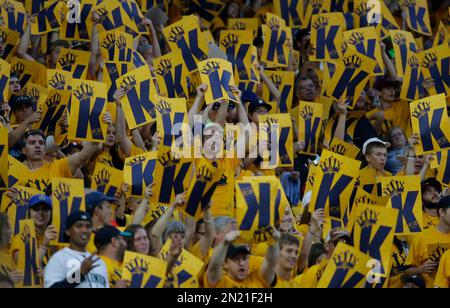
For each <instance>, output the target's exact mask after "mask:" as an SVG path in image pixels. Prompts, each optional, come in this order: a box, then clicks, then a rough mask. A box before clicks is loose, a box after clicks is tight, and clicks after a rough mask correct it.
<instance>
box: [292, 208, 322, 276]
mask: <svg viewBox="0 0 450 308" xmlns="http://www.w3.org/2000/svg"><path fill="white" fill-rule="evenodd" d="M324 215H325V214H324V210H323V209H322V210H316V211H315V212H314V213H313V214H312V215H311V226H310V227H309V229H308V233H307V234H306V236H305V238H304V240H303V243H302V248H301V250H300V256H299V257H298V261H297V274H300V273H301V272H302V271H303V270H304V269H305V268H306V266H311V265H312V264H308V257H309V252H310V251H311V246H312V244H313V243H316V242H319V241H320V238H321V235H322V227H321V225H322V223H323V220H324Z"/></svg>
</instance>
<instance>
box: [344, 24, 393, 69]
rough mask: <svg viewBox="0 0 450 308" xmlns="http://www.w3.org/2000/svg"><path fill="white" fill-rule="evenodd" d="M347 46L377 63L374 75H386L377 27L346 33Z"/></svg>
mask: <svg viewBox="0 0 450 308" xmlns="http://www.w3.org/2000/svg"><path fill="white" fill-rule="evenodd" d="M344 42H345V46H346V47H347V48H349V49H352V50H356V51H357V52H359V53H360V54H363V55H365V56H368V57H369V58H371V59H373V60H375V61H376V62H377V63H376V65H375V68H374V70H373V75H377V76H379V75H384V62H383V57H382V56H381V48H380V41H379V37H378V35H377V32H376V30H375V27H367V28H360V29H355V30H349V31H345V32H344Z"/></svg>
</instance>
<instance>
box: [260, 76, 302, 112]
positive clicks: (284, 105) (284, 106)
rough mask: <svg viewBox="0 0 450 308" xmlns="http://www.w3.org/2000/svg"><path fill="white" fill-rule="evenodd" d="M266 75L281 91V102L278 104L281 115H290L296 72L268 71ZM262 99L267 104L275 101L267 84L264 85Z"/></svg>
mask: <svg viewBox="0 0 450 308" xmlns="http://www.w3.org/2000/svg"><path fill="white" fill-rule="evenodd" d="M265 74H266V76H267V77H268V78H270V79H271V80H272V82H273V84H274V85H275V86H276V87H277V89H278V91H280V100H279V101H280V102H279V104H278V106H279V107H278V108H279V113H289V112H290V110H291V107H292V102H293V98H294V82H295V74H294V72H285V71H268V70H266V71H265ZM262 98H263V99H264V100H265V101H266V102H269V101H272V100H274V98H273V96H272V94H271V93H270V90H269V88H268V87H267V85H266V84H265V83H264V84H263V92H262Z"/></svg>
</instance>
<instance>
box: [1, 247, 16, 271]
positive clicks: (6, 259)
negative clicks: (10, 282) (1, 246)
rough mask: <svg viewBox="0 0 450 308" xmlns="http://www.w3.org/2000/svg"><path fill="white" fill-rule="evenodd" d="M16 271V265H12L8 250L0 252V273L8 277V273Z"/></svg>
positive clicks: (12, 261)
mask: <svg viewBox="0 0 450 308" xmlns="http://www.w3.org/2000/svg"><path fill="white" fill-rule="evenodd" d="M15 270H16V264H15V263H14V260H13V258H12V257H11V253H10V252H9V251H8V250H2V251H0V273H1V274H3V275H5V276H9V273H11V272H13V271H15Z"/></svg>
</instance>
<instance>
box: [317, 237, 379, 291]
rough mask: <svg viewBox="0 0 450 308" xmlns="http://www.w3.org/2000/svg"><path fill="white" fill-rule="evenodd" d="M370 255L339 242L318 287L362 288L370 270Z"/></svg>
mask: <svg viewBox="0 0 450 308" xmlns="http://www.w3.org/2000/svg"><path fill="white" fill-rule="evenodd" d="M370 259H371V258H370V257H369V256H368V255H366V254H363V253H362V252H360V251H359V250H357V249H355V248H353V247H351V246H349V245H347V244H344V243H339V244H338V245H337V247H336V248H335V250H334V253H333V255H332V257H331V259H330V261H328V264H327V267H326V268H325V271H324V272H323V274H322V277H321V278H320V280H319V282H318V284H317V288H333V289H334V288H336V289H337V288H339V289H340V288H362V287H363V286H364V285H365V283H366V275H367V273H368V272H369V270H370V267H369V266H368V265H367V264H368V263H369V261H370Z"/></svg>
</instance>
